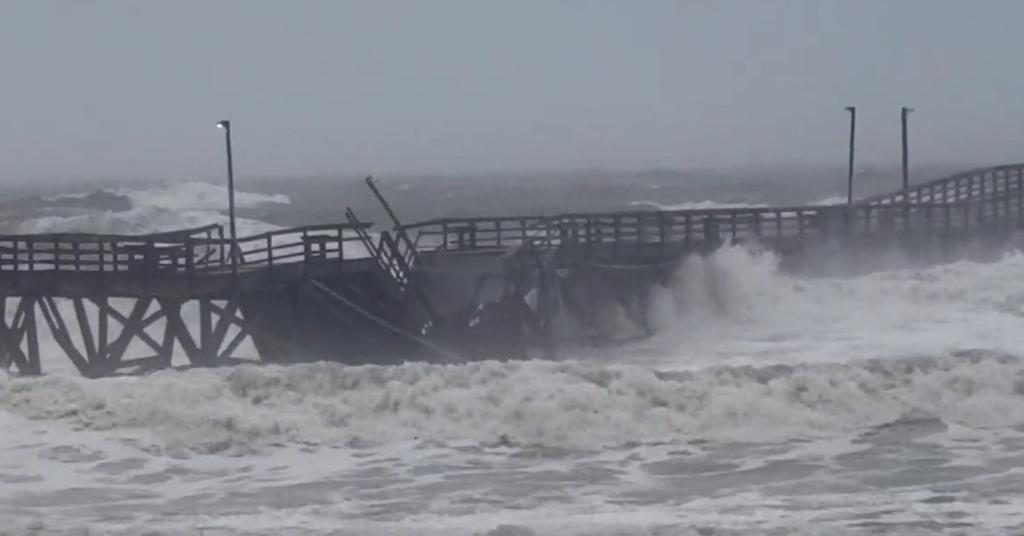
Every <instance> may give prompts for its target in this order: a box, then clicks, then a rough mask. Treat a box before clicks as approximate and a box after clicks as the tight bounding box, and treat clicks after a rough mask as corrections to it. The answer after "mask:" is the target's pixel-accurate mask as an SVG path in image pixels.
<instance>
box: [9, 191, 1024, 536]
mask: <svg viewBox="0 0 1024 536" xmlns="http://www.w3.org/2000/svg"><path fill="white" fill-rule="evenodd" d="M680 181H684V185H683V186H682V187H681V186H680ZM685 181H689V182H685ZM566 183H567V184H573V183H572V181H566V182H564V183H561V184H563V186H557V184H559V183H557V182H555V181H554V179H552V181H545V182H539V180H538V179H535V181H534V183H532V184H531V183H528V182H524V183H521V184H520V186H519V187H518V188H519V189H518V190H516V191H518V192H519V193H518V194H517V196H512V195H509V196H506V197H505V203H506V204H505V205H500V203H499V205H500V206H499V208H504V209H507V210H508V211H510V212H523V211H526V210H528V209H529V208H530V206H531V205H530V200H531V199H533V200H534V201H535V200H536V199H544V202H545V203H547V204H548V205H549V206H546V208H545V210H548V211H550V210H554V209H555V208H557V198H554V197H552V195H553V194H551V193H550V192H557V191H566V190H571V188H570V187H567V186H564V184H566ZM353 184H355V183H354V182H353ZM382 184H383V186H382V188H383V189H384V190H385V193H386V194H387V193H389V192H392V193H394V195H395V196H396V197H397V198H398V199H399V200H400V202H397V203H396V205H397V206H398V207H399V209H400V210H399V213H400V214H404V215H409V217H410V218H416V219H418V218H420V217H424V215H429V214H436V215H447V214H456V213H465V212H467V211H469V212H472V211H474V210H476V211H479V210H482V209H481V205H480V204H479V203H474V202H472V200H473V199H477V198H482V197H485V196H486V195H485V194H486V192H487V191H490V190H492V189H494V188H496V187H495V186H494V185H493V184H488V183H486V181H482V182H477V183H474V182H473V181H470V180H468V179H465V180H462V181H461V182H460V187H459V188H458V189H452V181H448V182H445V181H442V180H437V181H435V182H431V181H429V180H426V179H424V180H421V181H416V180H412V179H409V180H402V181H392V182H390V183H388V182H384V183H382ZM467 184H468V186H467ZM504 184H505V185H504V186H502V188H506V189H511V190H515V189H516V185H515V183H511V184H510V183H504ZM615 184H618V185H619V186H615ZM623 184H625V185H627V186H628V187H626V186H622V185H623ZM738 184H739V183H737V182H736V181H720V182H716V181H712V180H701V179H698V178H692V177H690V178H683V179H681V178H679V177H677V176H674V175H671V174H667V175H666V174H653V175H645V176H640V177H632V178H631V179H630V180H629V181H623V182H618V183H615V182H614V181H612V180H611V179H609V180H608V182H607V183H603V184H602V183H599V184H596V185H594V184H591V185H590V189H588V190H586V191H583V190H580V192H582V193H580V194H579V195H577V196H575V197H572V200H571V203H572V204H573V205H572V206H573V207H579V206H582V207H583V208H594V207H608V208H615V207H617V206H621V207H629V206H632V207H634V208H635V207H636V206H651V205H654V206H666V207H672V206H695V207H706V206H720V205H729V204H746V205H751V204H764V203H780V202H790V203H798V202H822V203H827V202H836V200H837V199H839V198H836V195H837V193H838V192H841V191H842V189H841V181H839V182H838V184H837V182H836V181H831V182H828V183H827V184H822V185H819V186H820V187H814V188H811V187H808V186H807V184H811V182H808V181H797V180H795V179H789V178H787V177H785V176H783V177H781V178H777V179H776V180H774V181H769V182H766V183H764V184H760V185H759V188H747V187H743V188H741V187H740V186H738ZM748 186H749V185H748ZM348 187H349V188H352V189H353V190H352V191H355V190H354V188H356V187H355V186H352V185H349V186H348ZM240 188H241V189H242V190H245V191H244V192H243V193H240V194H239V197H238V200H239V206H240V215H241V220H240V222H239V229H240V234H245V233H249V232H259V231H262V230H267V229H273V228H278V227H280V226H282V225H289V224H293V223H294V222H299V221H303V222H305V223H319V222H321V221H328V219H329V218H331V217H333V216H334V213H333V212H332V211H333V210H335V207H337V215H338V219H340V215H341V214H342V213H343V211H344V206H345V204H347V203H350V202H351V203H352V204H353V206H355V207H356V208H357V211H359V212H362V213H365V214H369V215H370V216H371V218H370V219H378V221H380V219H379V218H378V215H379V211H378V210H377V209H376V208H375V207H374V206H372V205H370V204H368V203H367V202H366V199H365V198H356V197H355V194H353V195H352V196H348V195H343V194H342V193H338V192H346V191H347V190H345V189H344V188H342V187H338V188H337V189H336V193H335V194H333V195H334V197H331V198H328V199H325V198H324V195H322V194H320V195H317V194H316V192H324V191H334V190H331V183H330V182H329V181H326V180H324V181H321V182H319V183H317V182H311V183H309V184H308V185H301V184H298V183H296V182H294V181H293V182H291V183H288V182H273V181H263V182H260V183H259V184H255V183H254V184H253V187H252V188H248V189H247V187H246V185H245V184H242V185H241V186H240ZM879 188H881V186H878V187H876V189H879ZM538 191H542V192H546V193H542V194H538V193H537V192H538ZM103 192H104V195H96V192H91V191H89V190H88V189H83V190H82V191H67V192H63V193H62V192H51V193H50V194H49V195H47V196H42V197H33V198H31V199H30V200H29V201H25V202H20V203H10V204H8V206H6V208H5V209H4V210H5V211H6V212H5V215H4V220H3V222H2V226H3V228H4V232H52V231H68V230H77V231H102V232H125V233H140V232H149V231H156V230H165V229H170V228H175V227H189V226H195V225H202V224H206V223H211V222H221V223H225V222H226V217H225V216H224V214H223V213H222V205H223V198H224V197H225V196H224V189H223V187H221V186H218V185H215V184H208V183H203V182H188V181H183V182H171V183H164V184H157V185H154V184H149V183H146V184H121V185H118V186H112V187H110V188H108V189H106V190H104V191H103ZM425 192H430V193H431V195H430V196H429V197H428V196H426V194H425ZM772 192H775V193H774V194H773V193H772ZM778 192H785V193H786V194H785V195H782V194H778ZM90 194H93V195H91V196H90ZM352 199H355V200H354V201H353V200H352ZM417 199H418V200H419V201H418V203H417ZM428 201H429V203H428ZM493 202H495V203H498V202H497V201H493ZM584 202H588V203H591V204H590V205H583V203H584ZM516 203H518V204H516ZM567 203H570V201H567ZM487 208H490V207H487ZM313 220H316V221H313ZM889 255H890V256H891V258H890V259H888V261H890V262H887V263H886V264H885V266H886V268H885V269H882V270H880V271H876V272H872V273H868V274H862V275H858V276H852V277H844V278H836V277H806V276H796V275H792V274H788V273H785V272H783V271H782V270H781V269H780V259H779V258H778V257H777V256H776V255H774V254H773V253H771V252H766V251H758V250H751V249H745V248H743V247H740V246H732V245H730V246H726V247H724V248H722V249H720V250H719V251H717V252H715V253H714V254H711V255H709V256H706V257H692V258H687V259H684V260H683V261H682V262H681V263H680V266H679V268H678V270H677V271H676V273H675V275H674V277H673V278H672V280H671V282H670V283H669V284H668V285H665V286H664V287H660V288H658V289H656V291H655V293H654V299H653V300H652V304H651V308H652V310H651V316H652V318H653V319H654V324H655V326H656V328H657V329H656V334H655V335H654V336H653V337H651V338H648V339H643V340H638V341H633V342H630V343H626V344H623V345H617V346H612V347H600V348H586V347H584V348H575V349H571V350H567V351H565V352H563V353H562V354H561V358H560V359H558V360H553V361H546V360H529V361H497V360H481V361H474V362H470V363H463V364H425V363H407V364H403V365H399V366H359V367H351V366H344V365H340V364H337V363H311V364H301V365H293V366H280V365H269V366H263V365H259V364H257V363H253V364H249V365H240V366H236V367H230V368H218V369H192V370H176V369H172V370H164V371H160V372H155V373H151V374H148V375H146V376H140V377H122V378H108V379H94V380H89V379H84V378H81V377H79V376H78V375H77V374H76V373H75V372H73V369H72V367H71V365H70V364H69V363H67V362H66V358H64V357H63V355H62V354H61V353H60V352H59V350H57V346H56V345H55V343H54V342H53V341H51V340H43V341H41V344H42V347H43V356H42V357H43V359H42V361H43V367H44V370H45V372H46V374H44V375H43V376H41V377H35V378H16V377H10V376H8V375H5V374H3V373H2V372H0V520H2V521H3V523H0V534H19V535H20V534H57V535H84V534H88V535H100V534H114V535H150V536H155V535H178V534H181V535H199V534H202V535H207V536H213V535H243V534H258V535H296V536H305V535H321V534H340V535H364V534H365V535H377V534H381V535H415V536H427V535H462V534H465V535H481V536H542V535H545V536H546V535H559V536H560V535H616V536H617V535H659V536H661V535H677V534H678V535H691V534H692V535H702V536H709V535H740V534H743V535H747V534H769V535H776V534H777V535H783V534H786V535H788V534H807V535H812V534H813V535H818V534H825V535H831V534H835V535H845V534H894V535H895V534H900V535H904V534H910V535H916V534H1024V469H1022V467H1024V329H1022V327H1024V287H1022V286H1021V285H1020V280H1021V276H1022V275H1024V253H1021V252H1020V251H1016V250H1013V249H1010V250H1007V251H1005V252H1003V253H1002V254H1001V255H1000V256H999V257H998V258H997V259H995V260H991V261H986V262H980V261H974V260H960V261H957V262H953V263H949V264H944V265H939V266H929V267H920V266H912V265H909V264H908V263H906V262H903V260H902V259H901V258H900V255H899V254H898V252H890V253H889ZM8 311H9V313H8V314H12V311H11V308H8Z"/></svg>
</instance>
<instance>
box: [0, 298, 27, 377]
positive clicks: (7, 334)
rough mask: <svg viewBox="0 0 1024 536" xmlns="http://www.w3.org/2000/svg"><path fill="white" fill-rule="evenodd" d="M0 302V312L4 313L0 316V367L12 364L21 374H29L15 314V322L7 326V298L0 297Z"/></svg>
mask: <svg viewBox="0 0 1024 536" xmlns="http://www.w3.org/2000/svg"><path fill="white" fill-rule="evenodd" d="M0 302H2V303H3V310H0V313H4V316H3V317H0V320H2V321H0V368H2V369H5V370H6V369H8V368H10V367H11V366H14V367H15V368H16V369H18V372H20V373H22V374H31V373H32V372H31V368H32V367H31V364H30V362H29V358H28V357H27V356H26V355H25V353H24V352H23V351H22V349H21V339H22V336H21V334H22V333H23V332H22V331H21V330H19V329H18V324H17V316H16V317H15V322H14V323H12V325H11V326H8V325H7V316H6V302H7V299H6V298H4V299H0ZM19 305H20V304H19ZM19 310H20V307H19Z"/></svg>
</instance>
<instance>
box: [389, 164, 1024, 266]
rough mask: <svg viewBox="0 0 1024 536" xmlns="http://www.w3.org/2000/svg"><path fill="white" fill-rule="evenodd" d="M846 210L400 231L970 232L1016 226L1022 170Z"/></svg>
mask: <svg viewBox="0 0 1024 536" xmlns="http://www.w3.org/2000/svg"><path fill="white" fill-rule="evenodd" d="M903 199H904V197H903V193H902V192H900V193H897V194H891V195H887V196H877V197H872V198H868V199H864V200H861V201H858V202H856V203H854V204H853V205H838V206H798V207H744V208H715V209H700V210H678V211H630V212H615V213H606V214H563V215H557V216H546V217H504V218H459V219H435V220H430V221H426V222H422V223H416V224H411V225H407V226H405V227H403V228H402V230H404V231H405V232H407V233H409V234H410V235H412V236H415V242H416V245H417V247H418V248H421V249H425V250H431V249H437V250H449V251H470V250H487V249H499V250H500V249H506V248H510V247H517V246H521V245H523V244H526V243H530V244H534V245H540V246H543V247H548V248H553V247H557V246H559V245H562V244H567V243H582V244H630V243H632V244H650V243H654V244H670V243H681V244H683V245H684V246H690V245H695V244H697V243H700V242H707V241H712V240H714V241H717V240H721V239H731V240H734V241H744V240H780V239H785V238H789V237H803V236H806V235H808V234H816V233H846V232H852V233H876V232H889V231H898V230H906V229H915V228H920V229H923V228H932V229H939V230H943V229H945V230H949V231H952V230H954V229H970V228H971V227H977V226H992V225H1002V224H1011V223H1012V224H1016V225H1019V224H1021V223H1022V221H1024V220H1022V212H1024V165H1012V166H1001V167H996V168H989V169H985V170H978V171H974V172H968V173H963V174H959V175H956V176H953V177H949V178H944V179H940V180H937V181H931V182H928V183H924V184H921V185H917V186H915V187H914V188H912V189H910V190H909V193H908V195H907V199H908V200H909V202H907V203H904V202H903Z"/></svg>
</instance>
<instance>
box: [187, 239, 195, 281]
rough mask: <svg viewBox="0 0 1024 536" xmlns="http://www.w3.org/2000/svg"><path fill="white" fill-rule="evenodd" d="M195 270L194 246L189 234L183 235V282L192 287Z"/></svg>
mask: <svg viewBox="0 0 1024 536" xmlns="http://www.w3.org/2000/svg"><path fill="white" fill-rule="evenodd" d="M195 272H196V248H195V243H193V241H192V237H191V236H186V237H185V284H186V285H187V286H188V288H192V285H193V283H194V281H195V276H196V274H195Z"/></svg>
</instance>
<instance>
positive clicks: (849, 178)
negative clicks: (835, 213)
mask: <svg viewBox="0 0 1024 536" xmlns="http://www.w3.org/2000/svg"><path fill="white" fill-rule="evenodd" d="M846 111H848V112H850V169H849V172H848V173H847V175H846V204H847V205H852V204H853V154H854V141H853V140H854V139H855V136H856V132H857V107H856V106H847V107H846Z"/></svg>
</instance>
